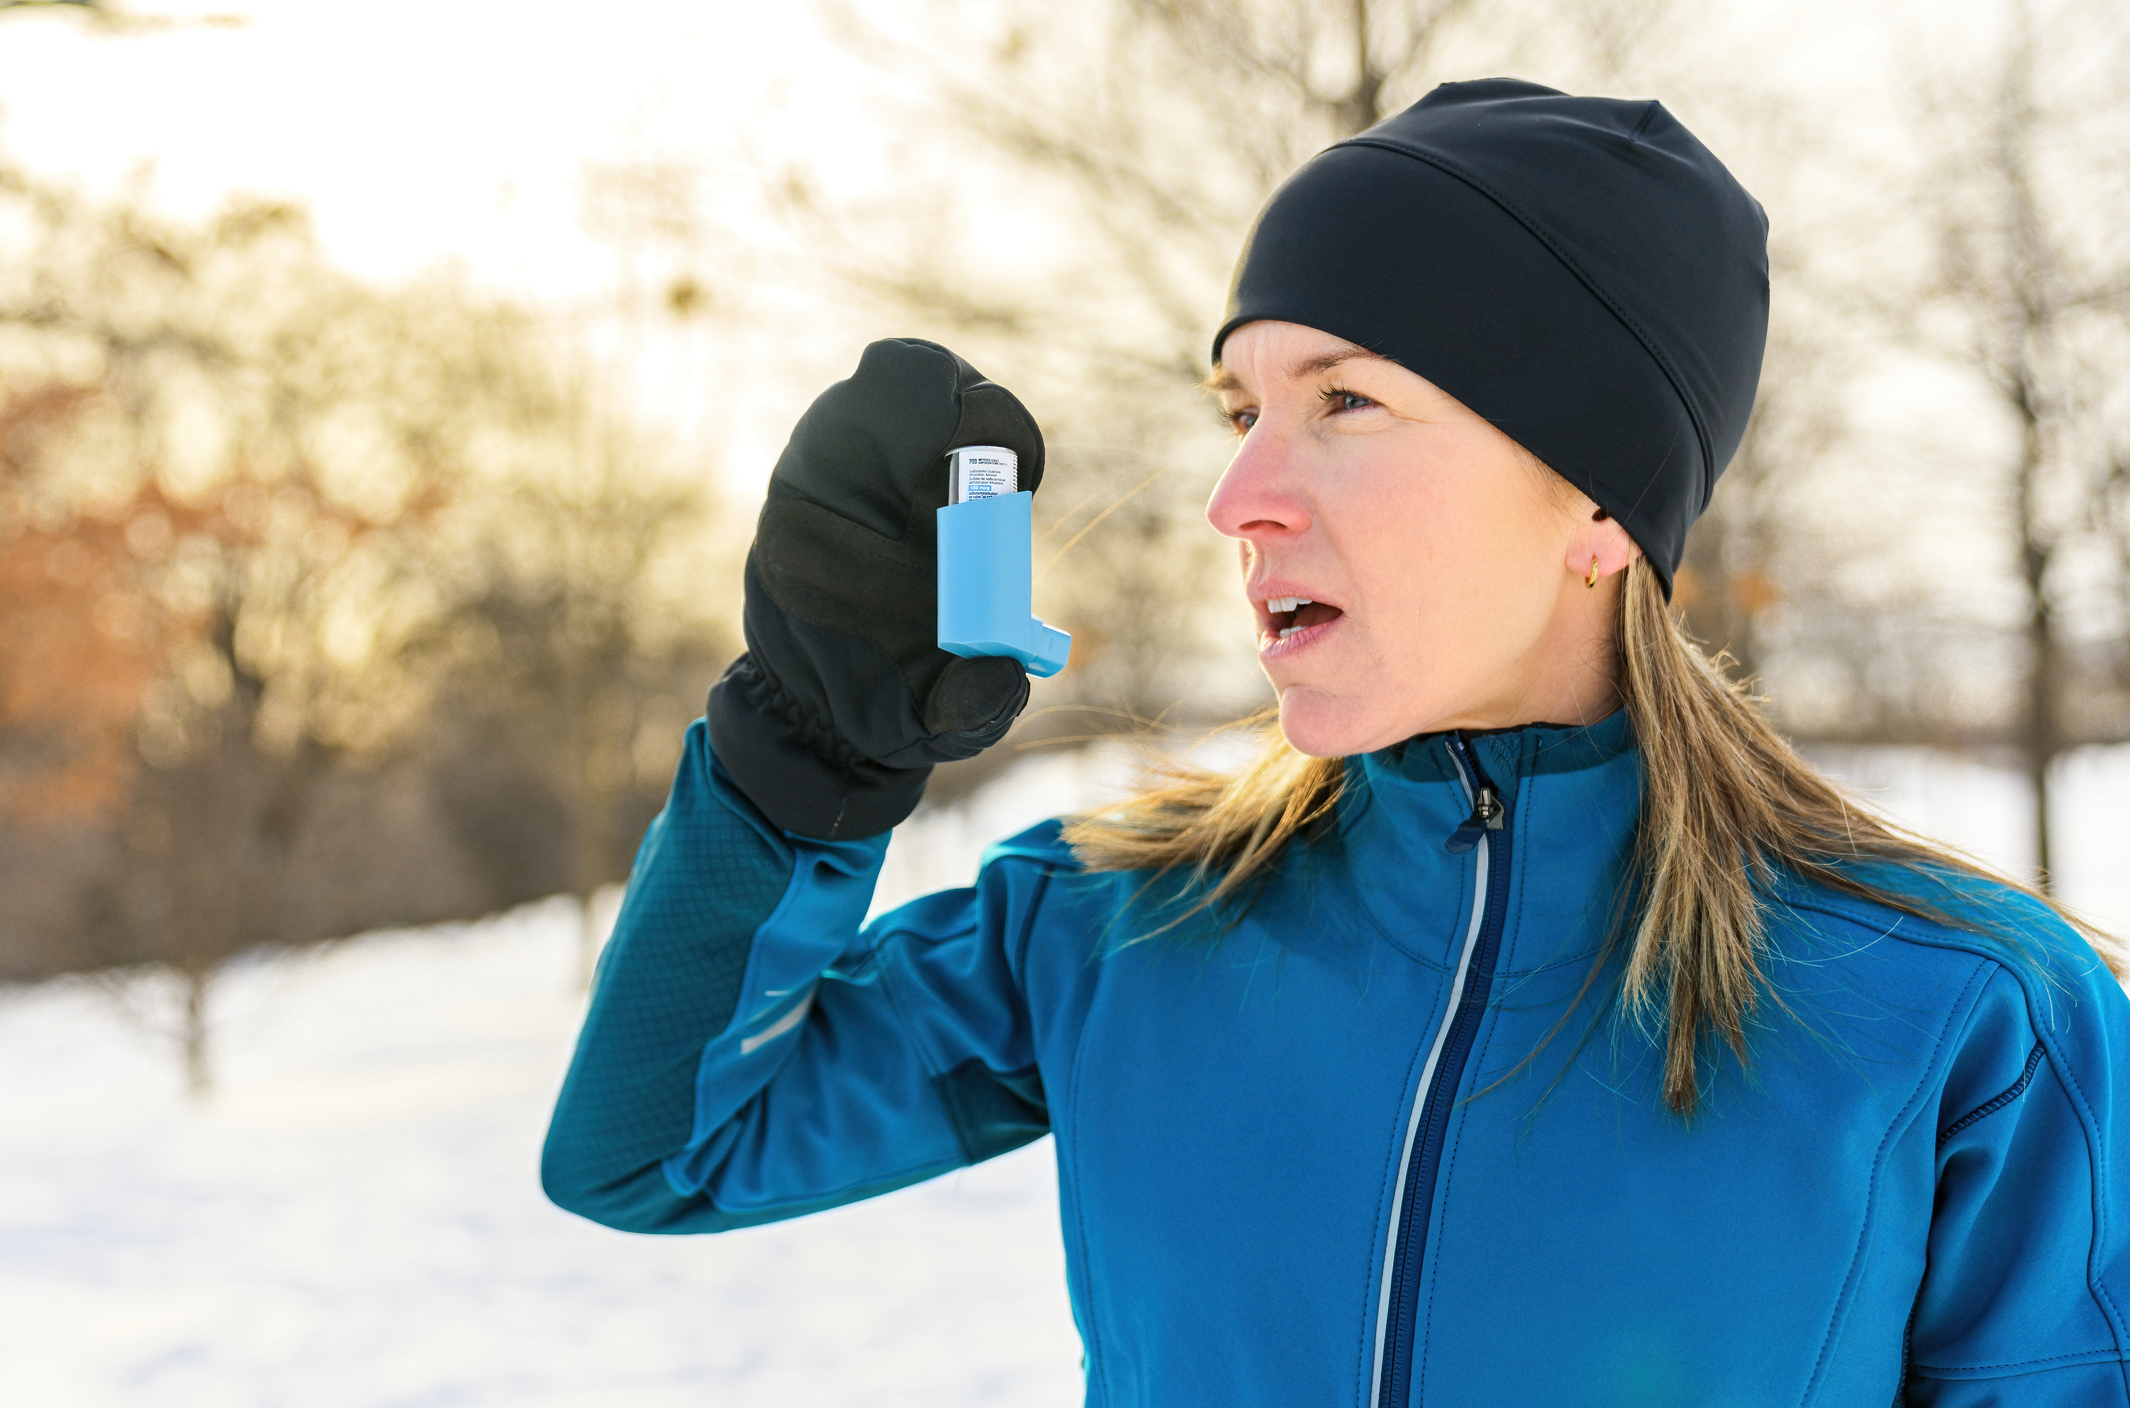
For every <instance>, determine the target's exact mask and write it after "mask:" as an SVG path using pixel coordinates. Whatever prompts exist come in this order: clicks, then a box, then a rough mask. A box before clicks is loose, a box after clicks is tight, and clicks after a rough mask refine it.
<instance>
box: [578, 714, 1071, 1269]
mask: <svg viewBox="0 0 2130 1408" xmlns="http://www.w3.org/2000/svg"><path fill="white" fill-rule="evenodd" d="M887 840H888V838H887V836H885V835H881V836H875V837H871V838H868V839H866V840H862V841H839V842H825V841H816V840H810V839H807V838H804V837H799V836H794V835H791V834H788V833H786V832H784V831H781V830H779V829H778V828H776V827H775V826H773V825H771V824H770V823H769V822H768V821H767V820H766V819H765V818H763V816H762V815H761V814H760V812H759V811H757V810H756V809H755V808H754V806H753V805H752V804H751V803H750V802H749V801H748V800H747V798H746V797H745V796H744V795H743V794H741V793H740V792H739V790H738V789H737V788H736V787H735V786H734V785H733V784H732V782H731V781H730V779H729V778H727V777H726V776H725V775H724V773H723V770H722V769H721V768H720V767H719V766H718V765H717V762H716V760H715V758H714V757H713V756H712V754H711V752H710V748H709V743H708V738H707V734H706V733H705V730H704V727H703V725H702V724H701V723H700V722H698V723H696V724H695V725H694V726H693V727H691V728H690V729H689V732H688V737H687V744H686V747H685V749H684V751H683V754H682V758H681V764H680V768H679V771H678V774H677V775H676V777H675V779H674V784H673V791H672V794H671V796H670V797H669V799H668V800H667V803H666V808H665V810H664V811H663V812H662V813H661V814H660V815H659V818H658V820H657V821H655V822H654V823H653V824H652V826H651V828H650V830H649V831H648V832H647V833H646V835H645V837H644V842H643V846H642V849H641V850H640V851H639V853H638V855H637V859H636V866H635V869H634V871H633V872H632V874H631V877H630V881H629V889H628V895H627V897H626V899H625V900H624V901H623V903H622V908H621V913H620V915H619V917H618V918H617V920H616V921H615V926H614V936H613V938H612V940H611V941H610V942H609V943H608V945H607V947H606V950H605V952H604V953H603V954H602V956H601V958H600V962H599V970H598V975H597V977H596V979H595V982H594V985H593V991H592V998H591V1005H590V1010H589V1011H588V1013H587V1015H586V1017H585V1022H584V1029H583V1032H582V1034H581V1035H580V1036H579V1038H578V1043H577V1050H576V1055H575V1057H574V1059H573V1060H572V1061H571V1064H570V1069H569V1074H568V1075H567V1077H566V1078H565V1080H564V1082H563V1087H562V1093H561V1096H560V1098H559V1099H558V1101H557V1103H556V1108H555V1115H554V1120H553V1123H552V1125H551V1126H550V1128H549V1130H548V1136H547V1144H546V1148H545V1150H544V1152H543V1154H542V1159H541V1181H542V1184H543V1186H544V1187H545V1188H546V1190H547V1194H548V1196H549V1197H550V1198H552V1199H553V1200H554V1201H555V1202H556V1203H557V1204H559V1205H560V1206H562V1207H564V1208H567V1209H569V1210H570V1211H572V1212H576V1213H579V1214H581V1215H583V1216H585V1217H588V1218H591V1219H593V1220H594V1221H597V1222H602V1223H605V1224H606V1225H608V1226H611V1227H617V1228H621V1229H623V1230H625V1231H633V1232H716V1231H723V1230H725V1229H727V1228H733V1227H745V1226H751V1225H753V1224H756V1223H763V1222H772V1221H776V1220H778V1219H782V1218H787V1217H796V1216H799V1215H801V1214H803V1213H808V1212H814V1211H818V1210H820V1209H822V1208H828V1207H833V1206H836V1205H837V1204H840V1203H847V1202H854V1201H856V1200H858V1199H860V1198H868V1197H872V1196H874V1195H875V1194H879V1193H884V1192H887V1191H889V1190H891V1189H894V1188H899V1187H902V1186H904V1185H906V1184H910V1183H915V1182H918V1181H920V1180H922V1179H926V1178H931V1177H933V1176H935V1175H937V1174H940V1173H944V1172H946V1171H948V1170H950V1169H953V1168H957V1167H960V1166H962V1165H965V1164H969V1163H973V1162H975V1161H977V1160H979V1159H983V1158H988V1157H990V1156H992V1155H994V1154H999V1153H1003V1152H1005V1151H1006V1150H1007V1149H1011V1148H1014V1147H1017V1146H1018V1145H1021V1144H1025V1143H1027V1142H1029V1141H1030V1140H1033V1139H1036V1138H1039V1137H1040V1136H1041V1135H1043V1134H1044V1133H1045V1132H1047V1130H1048V1128H1049V1122H1048V1114H1047V1110H1046V1107H1045V1105H1044V1102H1043V1094H1042V1085H1041V1081H1040V1079H1039V1077H1038V1076H1037V1074H1036V1069H1035V1058H1034V1050H1033V1040H1032V1037H1031V1034H1030V1031H1029V1020H1028V1013H1027V1004H1026V1003H1025V1001H1024V1000H1023V999H1022V997H1021V994H1020V990H1019V987H1018V985H1017V981H1016V978H1015V975H1014V974H1013V973H1012V972H1011V971H1009V965H1008V962H1007V953H1006V949H1007V944H1006V941H1005V940H1006V936H1007V935H1008V934H1009V933H1010V932H1014V931H1016V930H1021V931H1024V930H1025V929H1026V928H1027V927H1028V925H1029V924H1030V923H1031V922H1032V921H1033V917H1034V911H1035V908H1036V907H1037V906H1039V905H1040V902H1041V896H1042V893H1043V890H1044V889H1045V887H1046V884H1047V878H1048V877H1047V874H1046V873H1045V872H1044V871H1043V869H1042V867H1041V866H1039V865H1036V866H1031V865H1028V864H1026V863H1022V862H1016V863H1012V864H1007V865H997V864H993V865H989V866H987V867H986V870H985V872H984V877H983V879H982V880H981V881H980V883H979V886H978V888H975V889H964V890H949V891H943V892H941V893H939V894H935V895H930V896H927V897H926V898H924V899H922V900H919V901H917V902H915V903H913V904H910V905H906V906H904V907H903V908H902V909H900V910H897V911H895V912H894V913H892V914H889V915H885V916H882V918H881V919H880V920H878V921H876V922H875V923H874V924H872V925H870V926H865V927H863V928H862V929H861V924H862V921H863V919H864V916H865V911H866V908H867V906H868V905H869V904H870V902H871V899H872V893H873V884H874V881H875V880H876V879H877V877H878V875H879V870H880V862H881V859H882V857H883V856H884V855H885V854H886V850H887Z"/></svg>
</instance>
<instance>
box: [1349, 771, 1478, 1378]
mask: <svg viewBox="0 0 2130 1408" xmlns="http://www.w3.org/2000/svg"><path fill="white" fill-rule="evenodd" d="M1447 742H1448V745H1449V750H1450V757H1451V759H1452V760H1453V761H1455V763H1456V764H1457V772H1458V780H1459V781H1460V782H1461V783H1463V785H1464V792H1465V796H1466V797H1468V798H1470V799H1471V803H1472V814H1471V815H1470V816H1468V817H1466V818H1465V820H1464V821H1463V822H1462V823H1461V824H1460V825H1459V826H1458V827H1457V829H1456V830H1455V831H1453V832H1451V833H1450V836H1449V839H1448V840H1447V841H1446V842H1444V846H1445V848H1446V849H1448V850H1449V851H1450V852H1452V853H1453V854H1458V855H1462V854H1465V853H1467V852H1470V853H1471V854H1472V856H1473V864H1474V866H1475V867H1476V869H1475V871H1474V874H1473V877H1472V915H1471V920H1470V922H1469V923H1468V924H1467V925H1466V927H1465V935H1464V945H1463V947H1462V948H1461V949H1460V950H1459V951H1458V955H1457V976H1456V978H1455V979H1454V980H1453V981H1452V983H1451V985H1450V1000H1449V1003H1448V1004H1447V1006H1446V1007H1445V1008H1444V1010H1443V1014H1442V1022H1441V1025H1439V1026H1438V1027H1436V1029H1435V1042H1434V1045H1433V1046H1432V1047H1430V1048H1429V1050H1428V1053H1427V1064H1426V1065H1424V1066H1422V1067H1421V1070H1420V1084H1419V1087H1418V1088H1417V1089H1416V1090H1415V1091H1414V1092H1413V1105H1412V1111H1411V1113H1410V1114H1409V1115H1408V1116H1407V1117H1406V1124H1405V1145H1404V1149H1403V1152H1402V1153H1401V1154H1400V1156H1399V1160H1398V1182H1397V1187H1396V1189H1395V1190H1394V1192H1393V1193H1392V1195H1391V1205H1390V1228H1389V1231H1388V1233H1387V1235H1386V1236H1385V1238H1384V1246H1383V1274H1382V1287H1381V1291H1380V1292H1379V1294H1378V1296H1377V1302H1376V1354H1375V1372H1374V1375H1373V1377H1372V1381H1371V1383H1370V1386H1369V1397H1368V1401H1369V1404H1370V1405H1371V1408H1406V1405H1407V1403H1408V1402H1409V1401H1410V1399H1411V1395H1412V1371H1413V1354H1414V1349H1415V1343H1414V1339H1415V1336H1416V1335H1417V1333H1418V1326H1417V1323H1416V1321H1417V1319H1418V1315H1419V1306H1420V1261H1421V1252H1422V1251H1423V1250H1424V1249H1425V1247H1426V1244H1427V1223H1428V1216H1429V1212H1430V1209H1431V1208H1432V1207H1433V1206H1434V1200H1435V1175H1436V1172H1437V1168H1438V1166H1439V1164H1440V1162H1441V1158H1442V1140H1443V1136H1444V1135H1445V1134H1446V1133H1447V1132H1448V1129H1449V1117H1450V1110H1451V1107H1452V1105H1453V1104H1454V1102H1455V1100H1456V1095H1457V1087H1458V1086H1459V1084H1461V1083H1462V1080H1463V1076H1464V1063H1465V1061H1466V1059H1467V1058H1468V1057H1470V1055H1471V1054H1472V1043H1473V1040H1474V1039H1475V1038H1476V1037H1477V1035H1478V1033H1479V1020H1480V1018H1481V1017H1482V1016H1484V1015H1485V1013H1486V1006H1487V991H1488V989H1489V988H1490V987H1491V986H1492V985H1493V977H1494V960H1495V957H1496V955H1497V953H1498V952H1499V951H1500V948H1501V930H1502V911H1503V908H1504V901H1505V900H1506V898H1507V894H1508V882H1509V827H1508V809H1507V807H1506V806H1504V805H1503V803H1502V800H1501V793H1500V791H1499V790H1498V789H1496V787H1495V786H1494V783H1493V781H1492V779H1490V778H1489V777H1488V776H1487V774H1486V770H1485V769H1484V768H1482V767H1481V766H1480V765H1479V758H1478V755H1477V754H1476V753H1474V752H1473V750H1472V748H1471V746H1470V744H1469V743H1467V742H1466V740H1465V737H1464V735H1463V734H1462V733H1453V734H1451V735H1450V736H1449V738H1448V740H1447Z"/></svg>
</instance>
